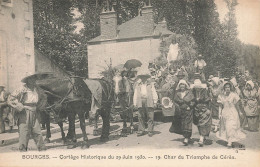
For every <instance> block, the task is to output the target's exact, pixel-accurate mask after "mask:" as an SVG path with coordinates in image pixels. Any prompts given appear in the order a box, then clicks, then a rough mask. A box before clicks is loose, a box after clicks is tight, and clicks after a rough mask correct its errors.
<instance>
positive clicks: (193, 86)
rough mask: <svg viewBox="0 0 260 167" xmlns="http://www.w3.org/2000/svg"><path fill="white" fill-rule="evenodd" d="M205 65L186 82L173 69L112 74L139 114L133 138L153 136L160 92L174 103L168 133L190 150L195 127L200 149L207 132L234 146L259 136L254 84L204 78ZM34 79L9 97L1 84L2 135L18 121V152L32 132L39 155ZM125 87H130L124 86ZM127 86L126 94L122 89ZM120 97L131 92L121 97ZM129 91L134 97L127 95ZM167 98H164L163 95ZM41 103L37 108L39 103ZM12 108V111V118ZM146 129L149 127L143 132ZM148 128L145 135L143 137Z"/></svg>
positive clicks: (246, 78)
mask: <svg viewBox="0 0 260 167" xmlns="http://www.w3.org/2000/svg"><path fill="white" fill-rule="evenodd" d="M205 66H206V62H205V61H204V60H203V59H202V56H201V55H200V56H199V57H198V59H197V60H196V61H195V62H194V67H195V69H196V70H195V73H194V75H192V76H193V78H190V77H189V73H188V72H187V70H186V67H184V66H181V67H180V68H176V67H175V66H171V65H168V64H167V65H164V66H156V65H155V64H153V63H150V64H149V66H148V70H147V71H149V72H148V73H145V74H144V73H142V72H143V71H141V73H140V71H138V70H135V69H131V70H128V71H126V70H123V71H119V70H117V71H116V75H115V77H114V81H115V82H116V83H118V81H120V80H121V81H122V80H127V81H128V82H123V85H122V84H121V85H120V84H115V85H114V86H115V93H116V94H118V95H119V96H118V97H117V98H119V101H121V102H122V101H125V100H130V101H131V102H130V103H131V104H132V106H133V108H134V109H136V110H137V115H138V131H137V136H143V135H145V134H147V133H148V136H149V137H152V136H153V135H154V131H153V129H154V109H158V107H159V106H160V105H161V104H160V103H161V101H160V100H161V93H160V92H164V93H165V92H166V96H168V97H169V98H170V99H171V100H172V102H174V104H175V105H174V110H175V114H174V116H173V120H172V125H171V127H170V129H169V131H170V132H172V133H177V134H181V135H183V137H184V140H183V143H184V145H186V146H187V145H189V143H190V139H191V136H192V126H193V125H196V126H197V128H198V131H199V134H200V139H199V142H198V144H199V146H203V145H204V144H205V142H206V141H207V139H208V138H209V134H210V133H211V132H213V133H216V136H217V137H218V138H220V139H223V140H225V141H227V146H228V147H232V144H233V143H234V142H236V141H239V140H241V139H245V138H246V134H245V133H244V130H247V131H251V132H257V131H258V129H259V101H260V100H259V96H260V87H259V85H258V83H257V82H256V81H253V80H252V78H251V77H250V74H249V72H248V71H246V72H245V74H244V75H240V76H233V77H231V78H221V77H219V76H214V75H210V76H209V77H208V79H207V80H206V78H205V73H204V68H205ZM35 80H36V76H35V75H32V76H29V77H25V78H24V79H23V80H22V82H24V86H23V87H22V89H19V90H16V91H14V92H13V93H11V94H9V93H7V92H6V91H5V89H4V86H3V85H0V105H1V106H0V107H1V110H0V118H1V119H0V121H1V123H0V126H1V127H0V133H4V132H5V131H6V127H9V131H10V132H11V131H12V129H13V126H14V125H15V122H14V117H16V118H17V117H18V122H16V125H17V126H18V127H19V149H20V150H21V151H26V150H27V147H28V141H29V137H30V133H32V136H33V138H34V140H35V142H36V145H37V147H38V149H39V150H45V149H46V147H45V145H44V142H43V139H42V134H41V128H40V118H39V117H40V115H39V114H37V112H36V110H44V106H43V105H42V104H44V102H42V101H43V100H42V99H39V98H40V97H44V96H39V94H44V93H43V92H41V91H40V89H38V87H37V86H36V84H35ZM127 83H128V84H127ZM123 87H126V89H124V90H121V89H123ZM119 92H129V94H128V96H127V97H124V96H126V95H127V94H126V93H124V94H121V95H122V96H120V93H119ZM131 92H132V93H131ZM164 95H165V94H164ZM39 102H41V103H42V104H41V103H39ZM11 108H15V109H16V111H17V112H16V113H17V114H16V115H15V116H14V115H13V112H12V110H11ZM146 127H147V128H146ZM146 129H147V132H146Z"/></svg>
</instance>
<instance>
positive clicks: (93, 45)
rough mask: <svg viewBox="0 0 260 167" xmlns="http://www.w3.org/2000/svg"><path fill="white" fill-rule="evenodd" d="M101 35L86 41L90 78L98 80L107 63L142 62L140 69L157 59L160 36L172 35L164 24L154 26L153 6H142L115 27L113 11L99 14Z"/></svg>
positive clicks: (113, 64) (115, 18) (115, 64)
mask: <svg viewBox="0 0 260 167" xmlns="http://www.w3.org/2000/svg"><path fill="white" fill-rule="evenodd" d="M100 28H101V35H100V36H98V37H96V38H94V39H92V40H90V41H89V42H88V72H89V78H100V77H101V76H100V72H102V71H103V70H104V69H105V68H106V67H107V64H109V63H110V60H111V62H112V66H117V65H119V64H124V63H125V62H126V61H127V60H129V59H138V60H140V61H141V62H142V64H143V65H142V67H141V69H140V70H143V69H145V68H147V67H148V64H149V62H150V61H152V60H154V59H155V58H156V57H158V56H160V51H159V47H160V43H161V40H160V37H161V36H169V35H171V34H173V33H172V32H171V31H169V30H168V29H167V24H166V22H165V21H162V22H159V23H158V24H156V23H154V19H153V7H152V6H151V5H150V4H149V5H147V6H146V5H145V6H144V7H143V8H142V11H141V13H140V14H139V15H138V16H137V17H135V18H133V19H131V20H129V21H127V22H125V23H123V24H121V25H117V17H116V12H115V11H114V10H113V9H112V10H111V11H103V12H102V13H101V14H100Z"/></svg>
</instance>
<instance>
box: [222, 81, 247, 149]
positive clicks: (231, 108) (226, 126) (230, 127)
mask: <svg viewBox="0 0 260 167" xmlns="http://www.w3.org/2000/svg"><path fill="white" fill-rule="evenodd" d="M231 88H232V84H231V83H230V82H226V83H224V92H223V93H222V94H220V95H219V96H218V103H220V107H219V118H220V130H219V132H218V133H217V137H219V138H221V139H223V140H225V141H227V142H228V145H227V146H228V147H232V143H233V142H237V141H239V140H241V139H244V138H245V137H246V135H245V134H244V133H243V132H242V131H241V129H240V120H239V115H238V114H239V112H238V110H239V106H238V101H239V100H240V99H239V96H238V95H237V94H236V93H234V92H232V91H231Z"/></svg>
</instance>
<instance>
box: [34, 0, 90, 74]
mask: <svg viewBox="0 0 260 167" xmlns="http://www.w3.org/2000/svg"><path fill="white" fill-rule="evenodd" d="M73 8H74V3H73V1H71V0H46V1H41V0H34V1H33V17H34V38H35V47H36V48H37V49H38V50H39V51H40V52H42V53H43V54H44V55H46V56H48V57H49V58H51V59H52V60H53V61H55V62H56V63H58V64H59V65H60V66H61V67H62V68H64V69H65V70H67V71H72V72H75V73H76V74H80V75H86V74H87V71H86V70H87V68H86V67H85V66H86V63H85V62H86V49H85V47H86V46H84V44H82V43H81V41H80V37H79V36H78V35H76V34H74V30H75V28H76V27H75V26H74V25H73V21H74V20H73V14H72V10H73ZM84 64H85V65H84ZM79 67H80V68H79Z"/></svg>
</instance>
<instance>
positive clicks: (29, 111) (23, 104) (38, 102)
mask: <svg viewBox="0 0 260 167" xmlns="http://www.w3.org/2000/svg"><path fill="white" fill-rule="evenodd" d="M37 77H38V76H37V74H33V75H30V76H27V77H25V78H24V79H23V80H22V82H23V83H25V84H24V86H23V87H22V88H21V89H18V90H16V91H14V92H13V93H12V94H11V95H10V96H9V98H8V104H9V105H10V106H12V107H13V108H14V109H15V110H16V113H15V114H17V118H18V123H17V125H18V128H19V150H20V151H27V148H28V142H29V139H30V135H32V137H33V139H34V141H35V143H36V145H37V149H38V150H39V151H41V150H46V147H45V144H44V142H43V138H42V133H41V127H40V112H41V111H42V110H44V107H45V104H46V101H47V96H46V95H45V94H44V92H43V91H42V90H41V89H40V88H39V87H37V85H36V83H35V82H36V79H37Z"/></svg>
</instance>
